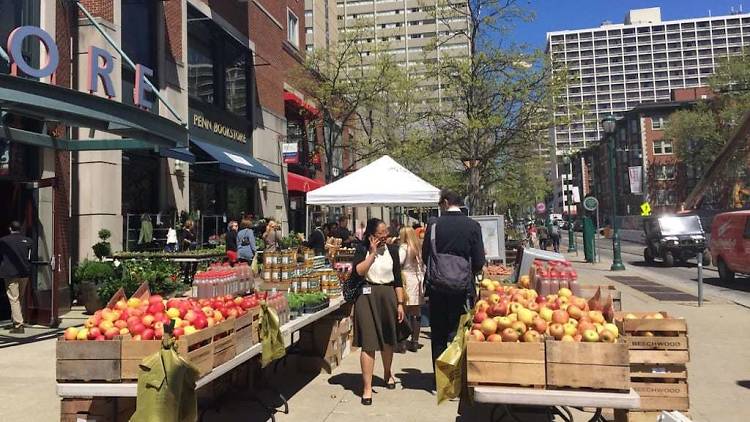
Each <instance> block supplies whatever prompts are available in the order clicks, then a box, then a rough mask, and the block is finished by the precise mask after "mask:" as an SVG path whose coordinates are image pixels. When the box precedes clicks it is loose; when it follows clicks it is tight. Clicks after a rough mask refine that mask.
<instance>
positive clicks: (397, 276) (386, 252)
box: [352, 218, 404, 406]
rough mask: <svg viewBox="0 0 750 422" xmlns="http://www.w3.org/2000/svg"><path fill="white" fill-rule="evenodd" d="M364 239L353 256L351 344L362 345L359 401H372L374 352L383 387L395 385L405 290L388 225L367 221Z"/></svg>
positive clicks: (374, 219) (374, 220)
mask: <svg viewBox="0 0 750 422" xmlns="http://www.w3.org/2000/svg"><path fill="white" fill-rule="evenodd" d="M364 238H365V241H364V242H363V244H362V246H360V247H359V248H358V249H357V252H356V254H355V256H354V263H353V265H354V272H353V274H352V276H353V277H360V278H362V279H363V280H362V281H363V282H364V283H363V286H362V292H361V294H360V295H359V297H357V300H356V301H355V302H354V346H356V347H361V348H362V352H361V354H360V357H359V362H360V365H361V367H362V384H363V385H362V404H363V405H365V406H369V405H371V404H372V373H373V370H374V368H375V352H377V351H379V352H380V355H381V357H382V358H383V379H384V380H385V383H386V388H388V389H389V390H393V389H395V388H396V380H395V379H394V378H393V373H392V372H391V364H392V363H393V348H394V347H395V346H396V345H397V344H398V335H397V328H396V327H397V323H398V322H401V321H403V320H404V289H403V287H402V281H401V263H400V260H399V254H398V247H395V246H389V245H386V240H387V239H388V227H387V226H386V225H385V223H384V222H383V221H382V220H379V219H377V218H373V219H370V220H368V221H367V227H366V228H365V233H364Z"/></svg>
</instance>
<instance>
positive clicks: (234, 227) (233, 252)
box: [227, 220, 239, 264]
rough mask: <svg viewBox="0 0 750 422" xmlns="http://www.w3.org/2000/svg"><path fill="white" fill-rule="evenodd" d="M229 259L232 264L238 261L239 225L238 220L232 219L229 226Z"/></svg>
mask: <svg viewBox="0 0 750 422" xmlns="http://www.w3.org/2000/svg"><path fill="white" fill-rule="evenodd" d="M227 228H228V229H229V230H227V259H228V260H229V263H230V264H234V263H235V262H237V231H238V229H239V225H238V224H237V222H236V221H234V220H232V221H230V222H229V225H228V226H227Z"/></svg>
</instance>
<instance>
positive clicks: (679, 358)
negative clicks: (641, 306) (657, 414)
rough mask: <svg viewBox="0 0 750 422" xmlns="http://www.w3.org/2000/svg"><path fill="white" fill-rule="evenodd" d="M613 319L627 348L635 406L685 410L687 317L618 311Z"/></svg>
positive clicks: (686, 394)
mask: <svg viewBox="0 0 750 422" xmlns="http://www.w3.org/2000/svg"><path fill="white" fill-rule="evenodd" d="M615 322H616V323H617V326H618V328H619V329H620V332H621V333H622V337H623V340H624V341H625V342H626V344H627V345H628V348H629V349H630V381H631V384H632V387H633V389H634V390H635V391H636V392H638V394H639V395H640V396H641V407H640V409H639V410H640V411H657V410H679V411H683V412H684V411H687V410H689V408H690V394H689V390H688V372H687V363H688V362H689V361H690V350H689V339H688V333H687V321H686V320H685V319H684V318H675V317H673V316H671V315H669V314H668V313H666V312H619V313H617V314H616V315H615Z"/></svg>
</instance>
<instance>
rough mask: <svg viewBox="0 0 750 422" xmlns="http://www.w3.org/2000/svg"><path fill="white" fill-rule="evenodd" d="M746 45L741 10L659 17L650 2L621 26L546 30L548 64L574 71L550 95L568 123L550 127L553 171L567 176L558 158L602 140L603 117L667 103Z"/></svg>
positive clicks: (747, 19) (746, 18)
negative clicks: (562, 88)
mask: <svg viewBox="0 0 750 422" xmlns="http://www.w3.org/2000/svg"><path fill="white" fill-rule="evenodd" d="M749 45H750V14H748V13H745V14H731V15H725V16H709V17H702V18H693V19H681V20H673V21H662V20H661V10H660V8H658V7H654V8H649V9H638V10H631V11H630V12H628V14H627V15H626V16H625V21H624V23H622V24H612V23H609V22H605V23H603V24H602V25H601V26H599V27H596V28H587V29H576V30H565V31H555V32H548V33H547V48H546V51H547V54H549V58H550V60H551V62H552V64H553V66H555V67H557V68H560V67H563V66H564V67H565V68H567V71H568V72H571V73H574V74H576V75H577V76H578V78H577V80H576V82H574V83H573V84H570V85H569V86H568V87H567V89H566V90H565V92H564V93H563V94H562V96H561V97H559V98H558V99H556V101H555V105H554V106H555V117H556V118H558V119H561V120H565V121H566V122H567V123H568V124H561V125H557V126H555V127H553V128H552V129H551V130H550V137H551V139H550V141H551V147H552V155H553V157H556V158H557V160H555V161H557V165H555V166H554V168H553V169H552V174H553V176H554V177H555V178H556V179H557V180H558V181H562V180H567V175H566V174H560V173H565V171H564V170H563V168H560V164H561V162H562V159H561V156H563V155H565V154H567V153H568V152H570V151H575V150H579V149H583V148H586V147H588V146H589V145H591V143H595V142H598V141H599V140H600V139H602V136H603V130H602V127H601V120H602V119H603V118H604V117H605V116H606V115H608V114H610V113H612V114H619V113H622V112H624V111H626V110H630V109H632V108H633V107H635V106H636V105H638V104H640V103H650V102H660V101H670V98H671V92H672V91H673V90H674V89H678V88H690V87H699V86H705V85H706V83H707V79H708V77H709V76H710V75H711V74H712V73H713V72H714V69H715V68H716V66H717V65H718V64H719V61H720V59H721V58H722V57H725V56H727V55H733V54H740V53H742V52H743V49H745V48H747V46H749ZM581 114H582V115H583V118H581V117H580V116H581ZM556 185H557V186H556V189H555V191H556V192H555V203H554V204H553V206H554V208H555V209H557V210H560V208H561V206H562V207H565V206H566V204H565V197H566V195H565V194H564V192H563V191H564V190H565V189H563V187H562V183H557V184H556ZM583 193H584V194H585V192H583Z"/></svg>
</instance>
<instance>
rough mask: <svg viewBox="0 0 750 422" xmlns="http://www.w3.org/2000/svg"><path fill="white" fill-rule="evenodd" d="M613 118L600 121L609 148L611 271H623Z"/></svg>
mask: <svg viewBox="0 0 750 422" xmlns="http://www.w3.org/2000/svg"><path fill="white" fill-rule="evenodd" d="M616 123H617V121H616V120H615V116H613V115H611V114H610V115H609V116H607V117H605V118H604V119H603V120H602V126H603V127H604V132H605V133H606V134H607V144H608V147H609V186H610V192H611V197H612V231H613V233H612V266H611V267H610V270H611V271H623V270H624V269H625V265H623V263H622V254H621V251H620V232H619V229H618V227H617V192H616V190H617V181H616V179H615V172H616V171H617V164H616V163H615V137H614V133H615V124H616Z"/></svg>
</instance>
